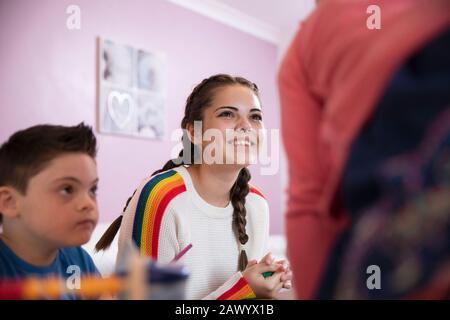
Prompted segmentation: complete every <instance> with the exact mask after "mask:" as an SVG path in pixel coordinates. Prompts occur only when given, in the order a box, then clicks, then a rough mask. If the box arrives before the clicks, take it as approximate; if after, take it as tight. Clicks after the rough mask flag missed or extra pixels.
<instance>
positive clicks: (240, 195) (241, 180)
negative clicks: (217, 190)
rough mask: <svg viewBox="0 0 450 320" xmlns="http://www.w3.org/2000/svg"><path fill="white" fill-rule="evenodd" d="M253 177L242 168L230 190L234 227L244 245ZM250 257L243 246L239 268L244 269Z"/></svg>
mask: <svg viewBox="0 0 450 320" xmlns="http://www.w3.org/2000/svg"><path fill="white" fill-rule="evenodd" d="M250 179H251V175H250V171H248V169H247V168H243V169H241V171H240V172H239V176H238V178H237V179H236V182H235V183H234V185H233V187H232V188H231V190H230V199H231V204H232V205H233V209H234V211H233V227H234V230H235V232H236V233H237V238H238V240H239V243H240V244H241V245H242V246H243V245H245V244H246V243H247V241H248V235H247V232H246V230H245V226H246V225H247V219H246V215H247V210H246V209H245V197H246V196H247V195H248V193H249V190H250V188H249V185H248V182H249V181H250ZM247 263H248V258H247V253H246V252H245V250H244V249H243V248H241V249H240V252H239V261H238V265H239V270H240V271H243V270H244V269H245V268H246V267H247Z"/></svg>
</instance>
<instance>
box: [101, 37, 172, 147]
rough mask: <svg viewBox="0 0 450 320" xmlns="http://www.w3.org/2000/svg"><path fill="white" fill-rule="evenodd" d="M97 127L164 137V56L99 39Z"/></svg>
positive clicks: (105, 129) (111, 132) (108, 130)
mask: <svg viewBox="0 0 450 320" xmlns="http://www.w3.org/2000/svg"><path fill="white" fill-rule="evenodd" d="M97 51H98V63H97V65H98V67H97V68H98V70H97V71H98V72H97V77H98V81H97V95H98V99H97V101H98V108H97V126H98V130H99V132H101V133H108V134H117V135H125V136H133V137H141V138H147V139H155V140H162V139H163V138H164V136H165V119H166V116H165V57H164V55H163V54H161V53H155V52H147V51H144V50H141V49H136V48H133V47H131V46H127V45H122V44H117V43H115V42H113V41H111V40H108V39H103V38H98V50H97Z"/></svg>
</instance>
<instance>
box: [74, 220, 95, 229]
mask: <svg viewBox="0 0 450 320" xmlns="http://www.w3.org/2000/svg"><path fill="white" fill-rule="evenodd" d="M96 224H97V221H95V220H94V219H84V220H81V221H79V222H78V223H77V226H79V227H85V228H86V227H87V228H91V229H94V228H95V226H96Z"/></svg>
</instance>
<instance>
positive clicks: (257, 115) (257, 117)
mask: <svg viewBox="0 0 450 320" xmlns="http://www.w3.org/2000/svg"><path fill="white" fill-rule="evenodd" d="M251 118H252V120H256V121H262V116H261V115H260V114H252V115H251Z"/></svg>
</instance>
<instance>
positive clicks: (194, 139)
mask: <svg viewBox="0 0 450 320" xmlns="http://www.w3.org/2000/svg"><path fill="white" fill-rule="evenodd" d="M186 131H187V135H188V138H189V140H191V142H192V143H193V144H201V141H198V140H199V137H196V136H195V130H194V124H192V123H188V124H187V126H186ZM197 136H198V133H197Z"/></svg>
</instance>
